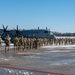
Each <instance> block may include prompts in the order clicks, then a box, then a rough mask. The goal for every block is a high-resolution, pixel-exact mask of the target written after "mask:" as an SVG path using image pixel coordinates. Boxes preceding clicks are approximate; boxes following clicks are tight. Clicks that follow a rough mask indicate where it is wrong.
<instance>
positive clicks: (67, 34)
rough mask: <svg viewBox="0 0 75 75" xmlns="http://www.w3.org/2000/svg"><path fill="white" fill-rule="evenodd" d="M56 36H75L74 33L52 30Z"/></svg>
mask: <svg viewBox="0 0 75 75" xmlns="http://www.w3.org/2000/svg"><path fill="white" fill-rule="evenodd" d="M53 34H54V35H56V36H75V33H60V32H53Z"/></svg>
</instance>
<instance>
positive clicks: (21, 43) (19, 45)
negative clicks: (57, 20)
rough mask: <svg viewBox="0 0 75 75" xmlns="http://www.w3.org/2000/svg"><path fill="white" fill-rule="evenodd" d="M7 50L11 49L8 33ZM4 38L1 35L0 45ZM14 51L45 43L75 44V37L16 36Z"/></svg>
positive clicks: (6, 39)
mask: <svg viewBox="0 0 75 75" xmlns="http://www.w3.org/2000/svg"><path fill="white" fill-rule="evenodd" d="M4 42H5V52H6V51H9V47H10V43H11V37H10V36H9V35H7V36H6V37H5V41H4ZM1 43H2V39H1V37H0V45H1ZM13 44H14V51H17V50H18V51H19V50H27V49H37V48H39V47H41V46H45V45H61V44H62V45H66V44H75V38H72V39H71V38H65V39H63V38H58V39H47V38H28V37H23V36H22V37H15V38H14V39H13Z"/></svg>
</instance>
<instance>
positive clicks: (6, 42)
mask: <svg viewBox="0 0 75 75" xmlns="http://www.w3.org/2000/svg"><path fill="white" fill-rule="evenodd" d="M10 40H11V38H10V37H9V35H7V36H6V38H5V44H6V46H5V52H6V48H8V51H9V47H10Z"/></svg>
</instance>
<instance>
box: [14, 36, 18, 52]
mask: <svg viewBox="0 0 75 75" xmlns="http://www.w3.org/2000/svg"><path fill="white" fill-rule="evenodd" d="M13 43H14V51H15V50H16V49H17V50H18V43H19V39H18V37H15V38H14V40H13Z"/></svg>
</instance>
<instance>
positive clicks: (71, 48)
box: [0, 45, 75, 75]
mask: <svg viewBox="0 0 75 75" xmlns="http://www.w3.org/2000/svg"><path fill="white" fill-rule="evenodd" d="M0 67H2V68H11V69H18V70H27V71H32V72H38V73H39V75H44V74H45V75H75V45H60V46H55V45H53V46H43V47H40V48H38V49H32V50H24V51H23V50H20V51H16V52H14V49H13V45H11V47H10V51H9V52H7V53H5V46H4V45H3V46H2V47H1V48H0ZM41 73H42V74H41ZM37 75H38V74H37Z"/></svg>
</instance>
